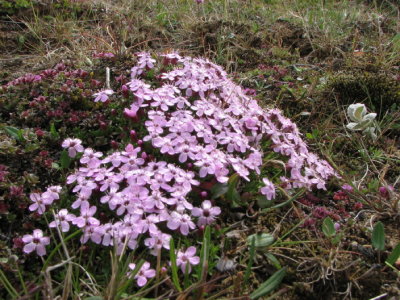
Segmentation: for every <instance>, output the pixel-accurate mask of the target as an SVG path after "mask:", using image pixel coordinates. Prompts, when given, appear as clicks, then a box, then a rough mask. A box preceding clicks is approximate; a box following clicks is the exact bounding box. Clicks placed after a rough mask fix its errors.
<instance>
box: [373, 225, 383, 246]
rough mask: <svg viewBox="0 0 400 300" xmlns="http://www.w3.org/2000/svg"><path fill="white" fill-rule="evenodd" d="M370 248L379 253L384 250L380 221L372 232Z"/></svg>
mask: <svg viewBox="0 0 400 300" xmlns="http://www.w3.org/2000/svg"><path fill="white" fill-rule="evenodd" d="M372 246H373V247H374V248H375V249H376V250H379V251H383V250H385V228H384V226H383V224H382V222H380V221H379V222H378V223H376V224H375V226H374V229H373V230H372Z"/></svg>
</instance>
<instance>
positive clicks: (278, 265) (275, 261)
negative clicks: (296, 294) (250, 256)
mask: <svg viewBox="0 0 400 300" xmlns="http://www.w3.org/2000/svg"><path fill="white" fill-rule="evenodd" d="M265 256H266V257H267V258H268V260H269V262H270V263H271V264H273V266H274V267H275V268H277V269H278V270H279V269H282V266H281V263H280V262H279V260H278V259H277V258H276V256H275V255H273V254H272V253H266V254H265Z"/></svg>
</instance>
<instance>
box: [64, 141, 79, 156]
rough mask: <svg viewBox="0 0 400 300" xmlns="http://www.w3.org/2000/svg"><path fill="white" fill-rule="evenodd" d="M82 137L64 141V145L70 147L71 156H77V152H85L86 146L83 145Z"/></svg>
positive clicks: (69, 153) (66, 147)
mask: <svg viewBox="0 0 400 300" xmlns="http://www.w3.org/2000/svg"><path fill="white" fill-rule="evenodd" d="M81 143H82V141H81V140H80V139H66V140H64V142H63V143H62V145H61V146H62V147H63V148H65V149H68V155H69V157H75V156H76V153H77V152H83V150H84V148H83V146H82V145H81Z"/></svg>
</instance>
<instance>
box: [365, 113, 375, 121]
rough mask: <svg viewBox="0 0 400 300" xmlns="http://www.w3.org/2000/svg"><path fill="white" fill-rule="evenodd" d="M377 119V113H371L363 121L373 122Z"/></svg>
mask: <svg viewBox="0 0 400 300" xmlns="http://www.w3.org/2000/svg"><path fill="white" fill-rule="evenodd" d="M375 118H376V113H369V114H367V115H365V116H364V117H363V121H364V120H370V121H373V120H375Z"/></svg>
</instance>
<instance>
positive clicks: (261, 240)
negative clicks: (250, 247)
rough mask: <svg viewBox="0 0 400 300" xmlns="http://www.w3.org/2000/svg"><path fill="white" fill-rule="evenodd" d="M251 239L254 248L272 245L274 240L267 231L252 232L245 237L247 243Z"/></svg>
mask: <svg viewBox="0 0 400 300" xmlns="http://www.w3.org/2000/svg"><path fill="white" fill-rule="evenodd" d="M253 241H254V247H255V248H265V247H268V246H270V245H272V244H273V243H274V241H275V238H274V237H273V236H272V235H271V234H268V233H257V234H252V235H250V236H249V237H248V238H247V243H248V244H252V243H253Z"/></svg>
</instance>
